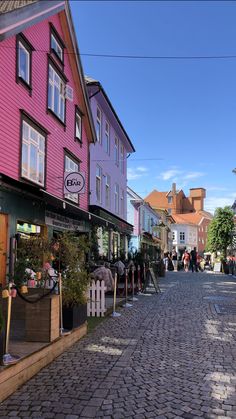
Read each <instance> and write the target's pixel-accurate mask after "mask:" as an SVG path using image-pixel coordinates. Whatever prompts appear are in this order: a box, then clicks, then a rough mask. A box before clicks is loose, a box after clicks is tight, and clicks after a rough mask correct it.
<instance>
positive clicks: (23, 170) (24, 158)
mask: <svg viewBox="0 0 236 419" xmlns="http://www.w3.org/2000/svg"><path fill="white" fill-rule="evenodd" d="M27 172H28V146H27V144H24V143H23V144H22V165H21V174H22V176H27Z"/></svg>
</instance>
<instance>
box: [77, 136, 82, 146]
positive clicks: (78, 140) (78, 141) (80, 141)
mask: <svg viewBox="0 0 236 419" xmlns="http://www.w3.org/2000/svg"><path fill="white" fill-rule="evenodd" d="M75 142H76V143H79V144H80V147H82V145H83V141H82V140H80V139H79V138H77V137H75Z"/></svg>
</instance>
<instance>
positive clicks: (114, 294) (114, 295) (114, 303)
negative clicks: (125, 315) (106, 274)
mask: <svg viewBox="0 0 236 419" xmlns="http://www.w3.org/2000/svg"><path fill="white" fill-rule="evenodd" d="M114 281H115V283H114V293H113V312H112V314H111V317H120V316H121V314H120V313H117V311H116V287H117V273H116V272H115V280H114Z"/></svg>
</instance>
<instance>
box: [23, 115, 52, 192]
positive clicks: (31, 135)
mask: <svg viewBox="0 0 236 419" xmlns="http://www.w3.org/2000/svg"><path fill="white" fill-rule="evenodd" d="M26 132H28V135H26ZM45 143H46V136H45V135H43V134H42V133H41V132H40V131H38V130H37V129H36V128H35V127H33V126H32V125H31V124H30V123H28V122H26V121H25V120H23V121H22V145H21V147H22V157H21V176H22V177H23V178H25V179H28V180H30V181H31V182H34V183H37V184H38V185H40V186H44V184H45V179H44V176H45V148H46V147H45ZM32 147H34V148H35V149H36V168H34V170H35V176H34V175H33V173H32V167H31V149H32ZM24 148H25V149H26V151H27V153H26V154H25V153H24ZM26 155H27V163H26V167H25V168H24V157H25V156H26ZM40 164H42V165H43V169H42V170H41V178H42V179H40Z"/></svg>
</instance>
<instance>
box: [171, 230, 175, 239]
mask: <svg viewBox="0 0 236 419" xmlns="http://www.w3.org/2000/svg"><path fill="white" fill-rule="evenodd" d="M172 240H173V241H175V231H172Z"/></svg>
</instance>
